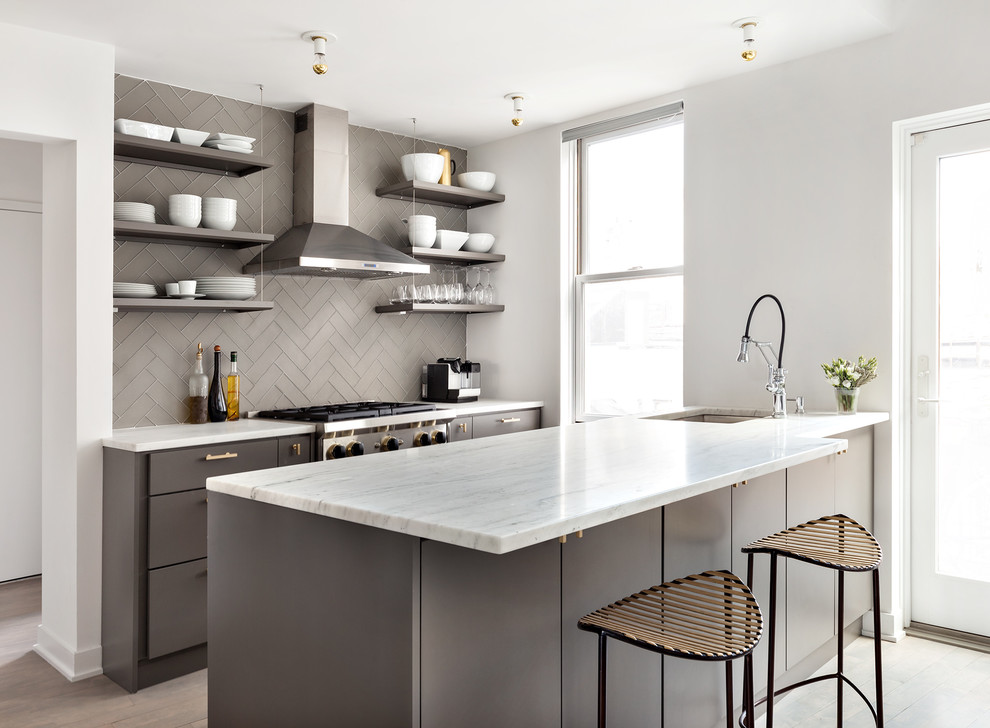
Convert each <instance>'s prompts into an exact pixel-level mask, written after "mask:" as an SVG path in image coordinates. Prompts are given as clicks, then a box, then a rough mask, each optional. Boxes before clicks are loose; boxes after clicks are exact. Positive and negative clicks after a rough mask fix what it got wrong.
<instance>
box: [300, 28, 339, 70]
mask: <svg viewBox="0 0 990 728" xmlns="http://www.w3.org/2000/svg"><path fill="white" fill-rule="evenodd" d="M302 39H303V40H305V41H308V42H311V43H312V44H313V73H315V74H316V75H317V76H322V75H323V74H325V73H326V72H327V68H328V67H327V43H335V42H336V41H337V36H335V35H334V34H333V33H327V32H326V31H325V30H307V31H306V32H305V33H303V34H302Z"/></svg>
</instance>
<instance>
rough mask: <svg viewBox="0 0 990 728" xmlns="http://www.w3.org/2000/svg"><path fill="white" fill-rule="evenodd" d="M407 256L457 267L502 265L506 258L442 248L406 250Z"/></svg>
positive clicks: (498, 254) (494, 254)
mask: <svg viewBox="0 0 990 728" xmlns="http://www.w3.org/2000/svg"><path fill="white" fill-rule="evenodd" d="M403 252H404V253H406V254H407V255H411V256H412V257H414V258H416V259H417V260H425V261H428V262H429V261H435V262H437V263H456V264H457V265H478V264H481V263H501V262H502V261H504V260H505V256H504V255H502V254H501V253H472V252H471V251H469V250H443V249H441V248H405V250H403Z"/></svg>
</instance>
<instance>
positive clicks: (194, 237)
mask: <svg viewBox="0 0 990 728" xmlns="http://www.w3.org/2000/svg"><path fill="white" fill-rule="evenodd" d="M113 236H114V237H115V238H118V239H120V240H130V241H132V242H135V243H175V244H177V245H205V246H213V247H218V248H252V247H255V246H257V245H267V244H268V243H272V242H274V241H275V236H274V235H267V234H262V233H249V232H245V231H242V230H210V229H209V228H189V227H182V226H181V225H159V224H157V223H150V222H127V221H124V220H114V221H113Z"/></svg>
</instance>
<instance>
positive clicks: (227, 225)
mask: <svg viewBox="0 0 990 728" xmlns="http://www.w3.org/2000/svg"><path fill="white" fill-rule="evenodd" d="M236 224H237V215H236V214H235V213H233V212H229V213H228V212H217V211H216V210H208V209H206V208H203V227H205V228H210V229H211V230H233V229H234V225H236Z"/></svg>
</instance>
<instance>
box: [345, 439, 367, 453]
mask: <svg viewBox="0 0 990 728" xmlns="http://www.w3.org/2000/svg"><path fill="white" fill-rule="evenodd" d="M347 455H348V456H354V455H364V445H362V444H361V443H360V442H358V441H357V440H355V441H354V442H349V443H347Z"/></svg>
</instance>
